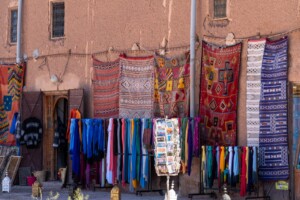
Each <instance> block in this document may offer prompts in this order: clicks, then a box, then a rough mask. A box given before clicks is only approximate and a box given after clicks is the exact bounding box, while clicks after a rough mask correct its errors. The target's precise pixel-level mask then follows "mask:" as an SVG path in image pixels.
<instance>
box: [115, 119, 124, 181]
mask: <svg viewBox="0 0 300 200" xmlns="http://www.w3.org/2000/svg"><path fill="white" fill-rule="evenodd" d="M117 122H118V131H117V139H118V143H117V145H118V160H117V179H118V181H121V180H122V177H121V163H122V160H121V157H122V155H121V154H122V151H121V148H122V147H121V142H122V141H121V126H122V124H121V119H117ZM115 145H116V144H115Z"/></svg>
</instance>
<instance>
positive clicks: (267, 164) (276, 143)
mask: <svg viewBox="0 0 300 200" xmlns="http://www.w3.org/2000/svg"><path fill="white" fill-rule="evenodd" d="M287 51H288V39H287V37H285V38H283V39H280V40H277V41H268V40H267V41H266V46H265V51H264V57H263V63H262V69H261V98H260V103H259V111H260V130H259V152H260V153H259V172H258V175H259V177H260V179H262V180H282V179H287V178H288V177H289V163H288V135H287V133H288V132H287Z"/></svg>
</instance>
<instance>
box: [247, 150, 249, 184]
mask: <svg viewBox="0 0 300 200" xmlns="http://www.w3.org/2000/svg"><path fill="white" fill-rule="evenodd" d="M248 152H249V148H248V147H246V183H248V170H249V169H248V167H249V166H248V161H249V154H248Z"/></svg>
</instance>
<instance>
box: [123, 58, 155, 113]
mask: <svg viewBox="0 0 300 200" xmlns="http://www.w3.org/2000/svg"><path fill="white" fill-rule="evenodd" d="M120 67H121V75H120V100H119V109H120V111H119V117H120V118H152V117H153V93H154V92H153V91H154V89H153V86H154V81H153V80H154V58H153V56H149V57H127V56H126V55H121V56H120Z"/></svg>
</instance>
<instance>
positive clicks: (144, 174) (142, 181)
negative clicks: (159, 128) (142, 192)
mask: <svg viewBox="0 0 300 200" xmlns="http://www.w3.org/2000/svg"><path fill="white" fill-rule="evenodd" d="M149 122H150V119H145V118H144V119H142V137H141V144H143V143H142V142H143V137H144V133H145V129H149V128H151V127H150V123H149ZM142 154H143V157H142V165H141V168H142V173H141V174H142V175H141V179H140V184H141V187H142V188H145V187H146V185H147V183H148V164H149V163H148V162H149V160H148V159H149V157H148V151H147V148H146V145H145V144H143V145H142Z"/></svg>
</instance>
